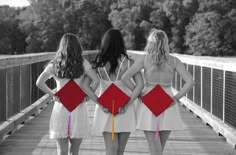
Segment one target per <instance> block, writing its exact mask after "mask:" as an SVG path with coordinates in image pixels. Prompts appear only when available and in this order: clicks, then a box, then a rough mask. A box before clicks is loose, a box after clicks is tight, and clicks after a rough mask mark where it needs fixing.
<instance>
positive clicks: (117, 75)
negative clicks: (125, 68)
mask: <svg viewBox="0 0 236 155" xmlns="http://www.w3.org/2000/svg"><path fill="white" fill-rule="evenodd" d="M125 58H126V57H124V58H123V60H122V61H121V63H120V67H119V70H118V72H117V74H116V80H117V79H118V77H119V74H120V69H121V66H122V64H123V62H124V60H125Z"/></svg>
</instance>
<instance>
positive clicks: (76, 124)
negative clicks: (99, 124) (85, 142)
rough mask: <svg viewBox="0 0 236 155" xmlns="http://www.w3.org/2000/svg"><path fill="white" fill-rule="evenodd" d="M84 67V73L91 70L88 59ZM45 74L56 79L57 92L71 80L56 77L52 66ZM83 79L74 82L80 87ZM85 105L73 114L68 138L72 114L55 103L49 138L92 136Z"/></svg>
mask: <svg viewBox="0 0 236 155" xmlns="http://www.w3.org/2000/svg"><path fill="white" fill-rule="evenodd" d="M83 66H84V70H85V71H84V72H86V71H87V70H88V69H90V68H91V65H90V64H89V62H88V61H87V60H86V59H84V62H83ZM44 72H46V73H47V74H49V75H50V76H52V77H53V78H54V79H55V81H56V85H57V88H56V90H57V91H58V90H60V89H61V88H62V87H63V86H64V85H65V84H66V83H67V82H68V81H69V79H61V78H58V77H56V76H55V75H54V74H53V65H52V64H49V65H48V66H47V67H46V68H45V70H44ZM83 78H84V75H82V76H81V77H80V78H77V79H74V81H75V82H76V83H77V84H78V85H80V83H81V82H82V79H83ZM85 103H86V102H84V103H82V104H80V105H79V106H78V107H76V108H75V109H74V110H73V111H72V112H71V121H70V122H71V123H70V135H69V136H68V118H69V113H70V112H69V111H68V110H67V109H66V108H65V107H64V106H63V104H62V103H60V102H57V101H55V103H54V107H53V110H52V114H51V118H50V124H49V136H50V138H51V139H58V138H67V137H70V138H84V137H87V136H89V135H90V133H91V129H90V127H89V121H88V111H87V107H86V104H85Z"/></svg>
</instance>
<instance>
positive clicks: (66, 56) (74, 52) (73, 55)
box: [51, 33, 84, 79]
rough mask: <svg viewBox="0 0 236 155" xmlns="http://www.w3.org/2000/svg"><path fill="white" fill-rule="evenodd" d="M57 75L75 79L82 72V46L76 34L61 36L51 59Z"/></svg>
mask: <svg viewBox="0 0 236 155" xmlns="http://www.w3.org/2000/svg"><path fill="white" fill-rule="evenodd" d="M51 63H52V64H53V70H54V73H55V75H56V76H57V77H59V78H67V79H75V78H79V77H80V76H81V75H82V74H83V73H84V67H83V57H82V48H81V46H80V43H79V40H78V38H77V36H76V35H74V34H72V33H66V34H64V35H63V36H62V38H61V41H60V44H59V48H58V50H57V53H56V57H55V58H54V59H53V60H52V61H51Z"/></svg>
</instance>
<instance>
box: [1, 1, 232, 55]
mask: <svg viewBox="0 0 236 155" xmlns="http://www.w3.org/2000/svg"><path fill="white" fill-rule="evenodd" d="M29 1H30V3H31V6H29V7H25V8H11V7H8V6H0V54H22V53H34V52H49V51H50V52H52V51H56V50H57V46H58V42H59V40H60V38H61V36H62V35H63V34H64V33H66V32H71V33H75V34H77V35H78V37H79V38H80V41H81V43H82V46H83V48H84V50H90V49H91V50H93V49H98V48H99V45H100V40H101V37H102V36H103V34H104V33H105V31H106V30H108V29H109V28H111V27H114V28H118V29H120V30H121V32H122V34H123V36H124V40H125V43H126V47H127V49H133V50H143V49H144V46H145V43H146V39H145V38H146V36H147V35H148V32H149V30H150V29H151V28H153V27H155V28H159V29H163V30H164V31H165V32H166V33H167V35H168V36H169V44H170V48H171V52H175V53H182V54H191V55H211V56H232V55H236V9H235V8H236V1H235V0H227V1H225V0H210V1H209V0H50V1H48V0H37V1H36V0H29Z"/></svg>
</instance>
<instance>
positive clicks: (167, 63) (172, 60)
mask: <svg viewBox="0 0 236 155" xmlns="http://www.w3.org/2000/svg"><path fill="white" fill-rule="evenodd" d="M145 52H146V54H145V55H144V56H143V57H142V58H141V59H140V60H138V61H136V62H135V64H134V65H132V66H131V67H130V68H129V70H128V71H127V72H126V73H125V74H124V75H123V77H122V80H123V82H124V83H126V84H127V85H128V84H130V83H131V81H130V78H131V77H132V76H133V75H134V74H135V73H137V72H139V71H140V70H142V69H144V81H145V87H144V89H143V92H142V96H143V95H145V94H147V93H148V92H149V91H150V90H152V89H153V88H154V87H155V86H156V85H160V86H161V87H162V88H163V89H164V91H165V92H166V93H167V94H168V95H169V96H171V97H172V98H173V100H174V101H175V102H173V103H172V105H171V106H170V107H169V108H168V109H167V110H165V111H164V112H163V113H162V114H160V115H159V116H158V117H156V116H155V115H153V114H152V112H151V111H150V110H149V109H148V108H147V107H146V106H145V105H144V104H143V103H138V105H137V109H136V115H137V129H139V130H143V131H144V134H145V136H146V138H147V141H148V144H149V150H150V154H151V155H162V153H163V150H164V147H165V144H166V141H167V139H168V137H169V135H170V133H171V131H172V130H181V129H183V123H182V120H181V116H180V112H179V107H178V104H177V103H178V102H177V101H178V99H180V98H181V97H183V96H184V95H185V94H186V93H187V92H188V91H189V90H190V88H192V86H193V84H194V82H193V78H192V76H191V75H190V74H189V72H188V71H187V70H186V69H185V67H184V65H183V64H182V62H181V61H180V60H179V59H178V58H176V57H174V56H171V55H169V46H168V37H167V35H166V34H165V32H164V31H162V30H157V29H153V30H151V32H150V35H149V36H148V39H147V45H146V47H145ZM175 72H178V73H179V74H180V75H181V76H182V77H183V80H184V81H185V85H184V87H183V88H182V89H181V90H180V91H179V92H178V93H177V94H176V95H174V94H173V92H172V89H171V82H172V79H173V76H174V73H175ZM157 121H158V122H159V138H158V140H155V138H154V137H155V132H156V123H157Z"/></svg>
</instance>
